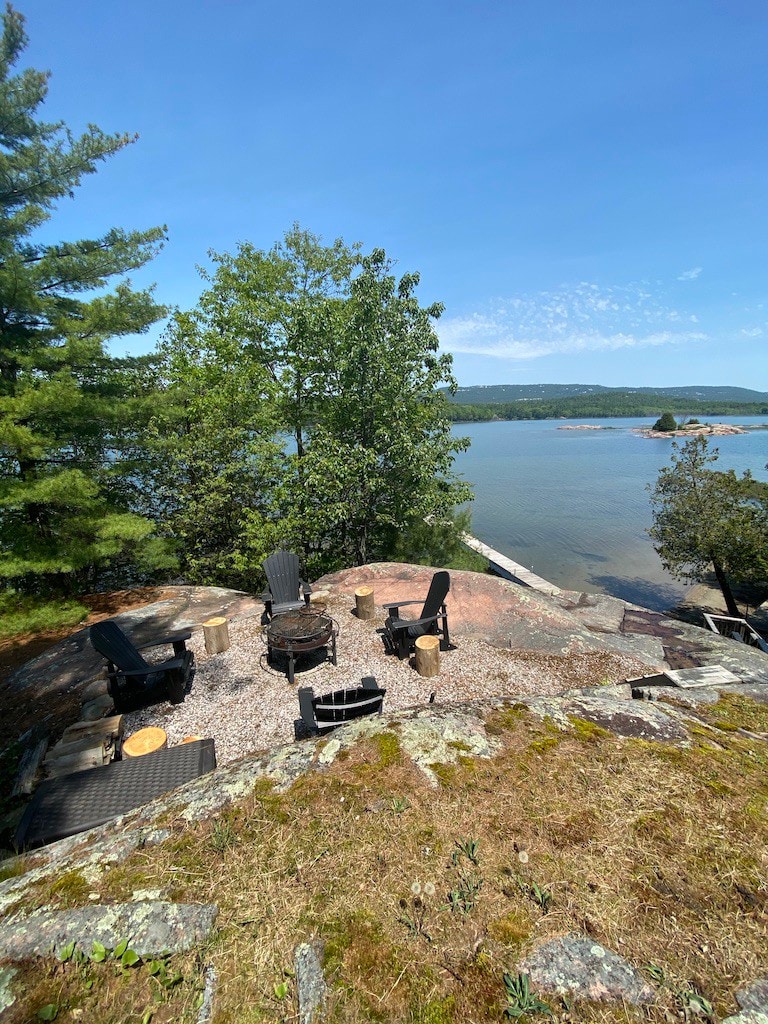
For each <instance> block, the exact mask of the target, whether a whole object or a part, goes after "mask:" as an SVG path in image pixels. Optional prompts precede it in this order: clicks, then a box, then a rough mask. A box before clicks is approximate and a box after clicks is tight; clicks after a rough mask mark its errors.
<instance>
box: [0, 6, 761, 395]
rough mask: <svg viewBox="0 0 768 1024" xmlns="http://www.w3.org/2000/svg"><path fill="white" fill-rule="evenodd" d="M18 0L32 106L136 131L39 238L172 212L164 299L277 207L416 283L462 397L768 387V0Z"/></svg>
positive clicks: (273, 226)
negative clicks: (493, 391) (565, 386)
mask: <svg viewBox="0 0 768 1024" xmlns="http://www.w3.org/2000/svg"><path fill="white" fill-rule="evenodd" d="M17 6H18V9H19V10H20V11H21V13H22V14H24V15H25V17H26V18H27V31H28V33H29V36H30V44H29V48H28V50H27V52H26V54H25V57H24V62H25V63H27V64H30V65H32V66H34V67H37V68H47V69H49V70H50V71H51V72H52V78H51V82H50V92H49V98H48V102H47V103H46V106H45V108H44V115H45V117H46V118H47V119H49V120H57V119H61V120H64V121H65V122H66V123H67V124H68V125H69V126H70V127H71V128H72V129H73V130H82V128H83V127H84V126H85V125H86V124H87V123H88V122H93V123H95V124H98V125H99V127H101V128H103V129H104V130H108V131H130V132H137V133H138V134H139V135H140V140H139V141H138V142H137V143H136V144H135V145H132V146H130V147H128V149H127V150H125V151H123V152H122V153H121V154H119V155H118V156H116V157H114V158H113V159H112V160H110V161H109V162H108V163H106V164H104V165H102V168H101V170H100V171H99V172H98V173H97V174H96V175H94V176H92V177H90V178H89V179H87V180H86V182H85V184H84V185H83V186H82V187H81V188H80V189H78V190H77V192H76V193H75V199H74V200H73V201H65V202H63V203H61V204H60V206H59V208H58V210H57V212H56V213H55V215H54V219H53V220H52V222H51V227H50V229H49V230H50V231H51V232H52V233H53V234H54V235H55V237H56V238H62V239H67V238H81V237H93V236H96V235H98V234H100V233H102V232H103V231H104V230H106V229H107V228H109V227H111V226H120V227H125V228H144V227H149V226H152V225H156V224H167V226H168V232H169V242H168V243H167V245H166V247H165V249H164V250H163V252H162V253H161V255H160V256H159V257H158V258H157V259H156V260H154V261H153V263H152V264H150V265H149V266H148V267H147V268H145V270H143V271H142V272H141V274H140V275H136V276H135V277H134V281H135V282H137V283H142V284H145V283H148V282H150V281H154V282H156V283H157V297H158V299H159V300H160V301H163V302H166V303H168V304H169V305H177V306H179V307H182V308H188V307H191V306H192V305H194V304H195V302H196V300H197V297H198V296H199V294H200V291H201V283H200V279H199V276H198V274H197V271H196V266H198V265H208V257H207V253H208V250H209V249H214V250H216V251H234V249H235V247H236V245H237V243H238V242H239V241H245V240H248V241H251V242H253V243H254V244H255V245H256V246H257V247H259V248H269V247H270V246H271V245H272V244H273V243H274V242H275V241H277V240H278V239H279V238H281V237H282V235H283V234H284V232H285V231H286V230H287V229H288V228H289V227H290V226H291V224H292V223H293V222H294V221H298V222H299V223H300V224H301V226H302V227H304V228H307V229H309V230H311V231H313V232H315V233H316V234H319V235H321V236H322V237H323V238H324V239H325V240H327V241H329V242H330V241H331V240H333V239H334V238H336V237H339V236H341V237H343V238H344V239H345V240H346V241H348V242H353V241H360V242H362V243H363V247H364V248H365V249H367V250H370V249H372V248H374V247H376V246H381V247H383V248H384V249H386V251H387V253H388V254H389V255H390V256H391V257H393V258H394V259H396V261H397V270H398V271H399V272H406V271H411V270H418V271H420V273H421V286H420V290H419V294H420V298H421V300H422V302H423V303H425V304H426V303H428V302H433V301H435V300H439V301H441V302H443V303H444V304H445V313H444V315H443V317H442V319H441V320H440V322H439V324H438V333H439V335H440V338H441V345H442V346H443V348H444V349H445V350H447V351H451V352H453V353H454V366H455V371H456V375H457V377H458V379H459V382H460V384H462V385H469V384H488V383H538V382H569V383H573V382H577V383H597V384H605V385H609V386H620V385H635V386H637V385H648V386H663V385H683V384H732V385H738V386H743V387H752V388H756V389H758V390H768V372H767V371H768V358H767V357H766V344H767V342H768V305H766V302H767V301H768V295H767V294H766V292H767V291H768V288H767V286H766V265H768V260H767V259H766V256H767V255H768V232H766V224H767V223H768V217H767V216H766V215H767V214H768V145H767V140H768V134H767V132H766V125H767V124H768V116H767V115H768V103H767V102H766V100H767V99H768V77H767V76H766V74H765V54H766V52H768V5H766V4H765V3H764V2H763V0H754V2H753V0H696V2H693V0H675V2H674V3H671V2H670V0H647V2H645V3H642V4H638V3H636V2H632V3H629V2H627V0H610V2H608V0H606V2H596V0H584V2H580V3H574V2H573V0H549V2H547V0H535V2H534V0H504V2H500V0H499V2H475V3H470V2H466V3H461V2H459V3H454V4H445V3H437V2H433V0H425V2H418V0H413V2H409V3H404V2H401V0H394V2H390V3H387V4H365V3H360V2H359V0H358V2H354V3H353V2H338V3H318V2H314V3H309V2H297V0H286V2H281V3H279V4H278V3H277V2H272V3H261V2H254V0H216V2H209V0H188V2H186V3H183V4H182V3H175V2H170V0H155V2H152V3H149V2H146V0H131V2H124V0H106V2H104V0H68V2H67V3H54V2H52V0H28V2H22V0H18V3H17ZM157 334H158V332H157V331H155V332H153V333H152V334H150V335H146V336H142V337H139V338H134V339H130V341H129V342H128V343H127V350H128V351H130V352H132V353H135V354H138V353H140V352H144V351H149V350H150V349H151V348H152V347H153V346H154V343H155V341H156V338H157ZM123 350H126V346H125V345H121V346H116V347H115V351H123Z"/></svg>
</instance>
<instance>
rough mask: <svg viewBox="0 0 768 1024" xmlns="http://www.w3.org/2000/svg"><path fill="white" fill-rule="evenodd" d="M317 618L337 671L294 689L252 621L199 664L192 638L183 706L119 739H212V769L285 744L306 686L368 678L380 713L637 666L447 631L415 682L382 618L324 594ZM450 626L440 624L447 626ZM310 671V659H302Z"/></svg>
mask: <svg viewBox="0 0 768 1024" xmlns="http://www.w3.org/2000/svg"><path fill="white" fill-rule="evenodd" d="M326 610H327V612H328V613H329V614H330V615H332V616H333V618H334V619H335V620H336V622H337V623H338V625H339V637H338V641H337V646H338V665H336V666H334V665H332V664H331V663H330V661H326V662H323V663H321V664H319V665H317V667H314V668H312V669H311V670H310V671H305V672H302V671H301V663H297V672H296V683H295V685H294V686H291V685H289V683H288V679H287V675H286V673H285V671H281V670H280V669H279V668H278V667H277V666H275V667H272V666H269V665H268V664H267V659H266V646H265V644H264V641H263V639H262V629H261V622H260V617H259V615H258V614H256V615H249V616H247V617H241V618H238V619H235V620H233V621H231V622H230V623H229V636H230V641H231V646H230V648H229V650H228V651H226V652H224V653H222V654H217V655H214V656H212V657H209V656H208V655H207V654H206V651H205V645H204V642H203V632H202V630H196V631H195V632H194V633H193V635H192V639H191V640H190V641H189V642H188V646H189V647H190V648H191V649H192V650H193V651H194V653H195V661H196V666H197V667H196V671H195V675H194V678H193V681H192V687H191V690H190V692H189V693H188V694H187V697H186V699H185V701H184V703H183V704H179V705H172V704H170V703H167V702H164V703H160V704H155V705H153V706H151V707H148V708H144V709H142V710H140V711H136V712H133V713H130V714H127V715H126V716H125V735H126V737H127V736H129V735H131V734H132V733H134V732H136V731H137V730H138V729H141V728H144V727H145V726H149V725H154V726H159V727H161V728H162V729H164V730H165V731H166V733H167V735H168V743H169V745H173V744H176V743H179V742H181V741H182V740H183V739H184V738H185V737H187V736H203V737H213V738H214V739H215V741H216V757H217V761H218V763H219V764H227V763H229V762H231V761H235V760H237V759H238V758H239V757H242V756H243V755H245V754H249V753H252V752H254V751H256V750H264V749H266V748H270V747H273V746H277V745H281V744H284V743H290V742H293V740H294V721H295V720H296V719H297V718H298V713H299V712H298V699H297V690H298V687H299V686H304V685H309V686H312V687H313V688H314V690H315V693H316V694H322V693H327V692H329V691H331V690H338V689H345V688H352V687H355V686H359V685H360V680H361V678H362V677H363V676H366V675H373V676H375V677H376V680H377V682H378V684H379V685H380V686H382V687H385V688H386V690H387V695H386V697H385V699H384V711H385V713H386V712H387V711H396V710H400V709H403V708H410V707H415V706H418V705H422V704H427V703H428V702H429V700H430V696H431V695H432V694H434V700H435V701H436V702H438V703H452V702H456V701H465V700H472V699H474V698H482V697H488V696H498V695H503V696H515V695H530V694H555V693H560V692H562V691H563V690H566V689H570V688H573V687H579V686H595V685H598V684H600V683H608V682H610V683H613V682H620V681H622V680H623V679H625V678H628V677H631V676H633V675H637V674H638V671H639V670H640V671H642V669H643V668H644V666H643V665H641V664H640V663H639V662H637V661H636V660H635V659H633V658H631V657H624V656H622V655H620V654H612V653H604V652H589V653H583V652H577V653H568V654H567V655H563V656H557V655H553V654H547V653H540V652H537V651H531V650H521V649H515V650H502V649H500V648H498V647H494V646H492V645H491V644H489V643H487V642H485V641H484V640H482V639H479V638H477V637H463V636H462V635H461V634H460V633H457V634H456V635H454V634H453V632H452V633H451V641H452V643H453V645H454V649H453V650H451V651H448V652H443V653H442V654H441V670H440V674H439V675H438V676H435V677H433V678H422V677H421V676H419V675H418V673H417V672H416V670H415V669H414V668H413V667H412V664H411V663H410V662H409V661H402V662H401V661H399V660H398V658H397V657H396V656H394V655H390V654H386V653H385V648H384V642H383V639H382V636H381V631H382V627H383V622H384V613H383V612H382V611H381V609H377V611H378V612H379V614H377V617H376V618H375V619H373V620H370V621H360V620H359V619H357V618H356V616H355V615H354V614H352V612H351V609H350V602H349V600H348V599H347V598H346V597H344V596H343V595H342V596H338V595H331V597H330V598H329V601H328V604H327V606H326ZM449 625H450V618H449ZM307 660H308V662H309V663H310V664H313V663H314V662H315V661H316V660H317V659H313V658H312V656H311V655H309V656H308V657H307Z"/></svg>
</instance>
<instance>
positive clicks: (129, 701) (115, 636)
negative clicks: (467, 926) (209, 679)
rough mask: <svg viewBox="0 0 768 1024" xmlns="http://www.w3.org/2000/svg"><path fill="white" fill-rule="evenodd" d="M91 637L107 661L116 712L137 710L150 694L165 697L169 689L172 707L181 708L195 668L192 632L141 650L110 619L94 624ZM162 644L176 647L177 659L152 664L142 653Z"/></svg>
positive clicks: (111, 693) (166, 639)
mask: <svg viewBox="0 0 768 1024" xmlns="http://www.w3.org/2000/svg"><path fill="white" fill-rule="evenodd" d="M90 635H91V643H92V644H93V646H94V647H95V649H96V650H97V651H98V652H99V654H101V655H102V656H103V657H104V658H106V659H107V679H108V687H109V694H110V696H111V697H112V700H113V701H114V705H115V711H133V710H135V709H136V708H137V707H139V706H140V705H141V704H142V703H143V702H144V699H145V695H146V694H147V692H148V691H154V692H155V693H157V694H162V692H163V689H165V690H166V691H167V694H168V698H169V699H170V701H171V703H172V704H181V702H182V701H183V700H184V695H185V693H186V690H187V682H188V680H189V676H190V673H191V672H192V668H193V666H194V664H195V656H194V654H193V653H192V651H188V650H187V644H186V641H187V640H189V638H190V637H191V636H192V633H191V632H190V631H189V630H187V631H186V632H183V633H174V634H173V635H172V636H166V637H163V638H162V639H161V640H152V641H150V642H149V643H146V644H140V645H139V646H138V647H137V646H136V645H135V644H134V643H133V641H132V640H130V639H129V638H128V637H127V636H126V635H125V633H124V632H123V631H122V629H121V628H120V627H119V626H118V624H117V623H116V622H112V621H111V620H110V619H107V620H105V621H104V622H96V623H94V624H93V625H92V626H91V629H90ZM161 644H173V654H174V657H173V658H172V659H170V660H169V661H163V662H161V663H160V664H151V663H150V662H148V661H145V660H144V658H143V657H142V656H141V654H140V653H139V652H140V651H143V650H146V649H147V648H149V647H159V646H160V645H161Z"/></svg>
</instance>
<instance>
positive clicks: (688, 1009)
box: [675, 987, 714, 1021]
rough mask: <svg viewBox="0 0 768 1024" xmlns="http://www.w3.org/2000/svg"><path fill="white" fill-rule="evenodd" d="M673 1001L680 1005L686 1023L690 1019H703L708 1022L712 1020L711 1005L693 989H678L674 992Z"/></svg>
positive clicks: (712, 1010) (712, 1011)
mask: <svg viewBox="0 0 768 1024" xmlns="http://www.w3.org/2000/svg"><path fill="white" fill-rule="evenodd" d="M675 999H676V1000H677V1001H678V1003H679V1004H680V1008H681V1009H682V1011H683V1016H684V1018H685V1019H686V1020H687V1021H688V1020H690V1019H691V1017H703V1018H704V1019H705V1020H710V1021H711V1020H713V1019H714V1009H713V1007H712V1003H710V1001H709V1000H708V999H706V998H705V997H704V996H703V995H702V994H701V993H700V992H697V991H696V989H695V988H685V987H683V988H679V989H678V990H677V992H675Z"/></svg>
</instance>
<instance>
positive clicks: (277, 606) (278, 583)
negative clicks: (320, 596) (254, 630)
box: [261, 551, 312, 619]
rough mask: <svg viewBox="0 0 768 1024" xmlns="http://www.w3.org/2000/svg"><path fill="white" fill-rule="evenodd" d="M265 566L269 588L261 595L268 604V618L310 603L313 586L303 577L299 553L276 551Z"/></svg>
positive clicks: (266, 604)
mask: <svg viewBox="0 0 768 1024" xmlns="http://www.w3.org/2000/svg"><path fill="white" fill-rule="evenodd" d="M263 568H264V572H265V573H266V575H267V586H268V587H269V589H268V590H266V591H265V592H264V593H263V594H262V595H261V600H262V601H263V602H264V604H265V606H266V611H267V618H268V619H271V618H272V616H273V615H279V614H280V612H292V611H295V610H296V609H297V608H303V607H304V606H305V605H308V604H309V595H310V594H311V593H312V588H311V587H310V586H309V584H308V583H305V582H304V580H303V579H302V578H301V574H300V572H299V556H298V555H294V554H293V553H292V552H290V551H275V552H274V554H272V555H270V556H269V558H267V560H266V561H265V562H264V566H263Z"/></svg>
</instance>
